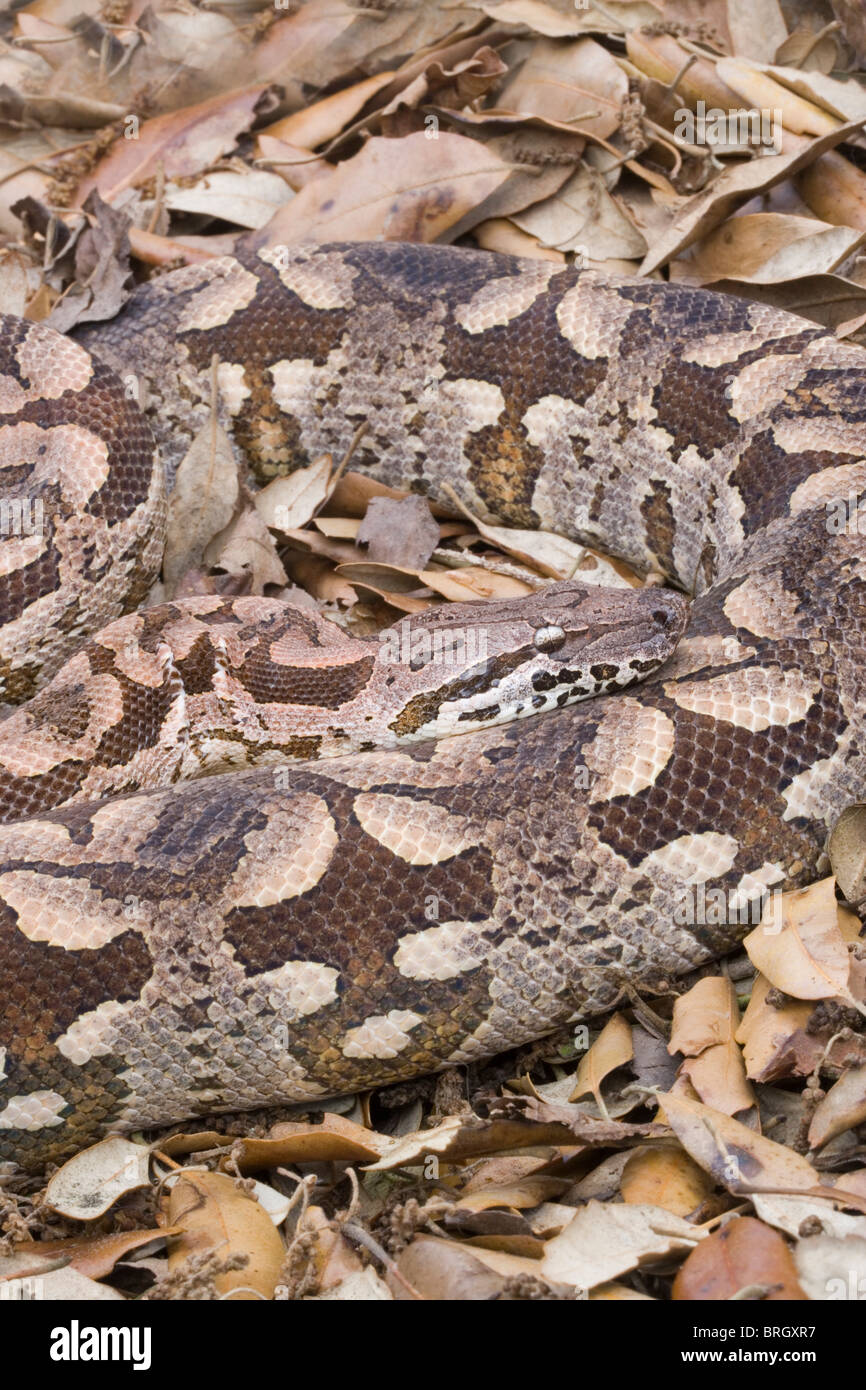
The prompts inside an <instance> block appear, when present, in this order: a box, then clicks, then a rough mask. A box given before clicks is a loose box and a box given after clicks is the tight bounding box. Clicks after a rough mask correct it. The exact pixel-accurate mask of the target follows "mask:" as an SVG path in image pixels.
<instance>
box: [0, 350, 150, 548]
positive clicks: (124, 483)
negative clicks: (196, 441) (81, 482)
mask: <svg viewBox="0 0 866 1390" xmlns="http://www.w3.org/2000/svg"><path fill="white" fill-rule="evenodd" d="M93 367H94V371H93V376H92V377H91V379H90V381H89V382H88V383H87V385H86V386H85V387H84V389H83V390H81V391H66V392H64V394H63V395H62V396H58V397H56V398H54V399H52V400H40V401H28V403H27V404H26V405H25V406H24V407H23V408H22V409H21V410H20V411H18V412H17V414H14V415H11V414H10V415H5V416H3V423H4V425H14V424H15V423H17V422H18V421H22V422H32V423H34V424H37V425H38V426H39V427H40V428H41V429H44V430H48V429H51V428H52V426H55V425H76V426H78V427H79V428H80V429H83V430H88V431H89V432H90V433H91V434H94V435H97V436H98V437H99V438H100V439H102V440H104V441H105V443H106V445H107V448H108V461H109V464H110V467H109V472H108V477H107V478H106V480H105V482H104V483H103V485H102V487H100V488H99V489H98V491H97V492H95V493H94V494H93V496H92V497H91V498H90V499H89V500H88V503H87V506H86V507H85V508H84V512H85V514H86V515H89V516H97V517H101V518H102V519H103V520H104V521H105V522H106V524H107V525H109V526H114V525H116V524H117V522H119V521H125V520H126V519H127V517H129V516H131V515H132V513H133V512H134V511H135V509H136V507H139V506H141V504H142V503H143V502H144V501H145V500H146V498H147V496H148V494H149V491H150V487H151V481H152V478H153V470H154V450H155V447H156V446H155V443H154V438H153V433H152V431H151V428H150V425H149V424H148V422H147V420H146V418H145V417H144V415H143V414H142V413H141V411H140V410H139V408H138V406H137V405H136V404H135V402H134V401H131V400H128V399H127V397H126V395H125V394H124V390H123V386H122V385H121V383H120V381H119V379H118V378H117V377H116V376H115V374H114V372H112V371H111V370H110V369H109V368H108V367H106V366H105V365H104V364H103V363H101V362H99V361H97V359H96V358H94V359H93ZM43 496H44V494H43Z"/></svg>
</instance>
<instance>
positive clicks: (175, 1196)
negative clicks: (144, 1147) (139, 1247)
mask: <svg viewBox="0 0 866 1390" xmlns="http://www.w3.org/2000/svg"><path fill="white" fill-rule="evenodd" d="M169 1221H170V1223H171V1225H172V1226H175V1227H178V1228H179V1229H180V1232H181V1234H180V1235H177V1236H173V1237H172V1238H171V1239H170V1241H169V1253H168V1264H169V1269H170V1270H172V1271H179V1270H181V1269H182V1268H183V1266H184V1265H185V1263H186V1261H187V1260H188V1259H189V1258H190V1256H192V1255H204V1254H211V1253H213V1254H215V1255H218V1256H219V1258H220V1259H221V1260H226V1259H228V1258H229V1257H230V1256H232V1255H246V1256H247V1263H246V1264H245V1265H244V1267H243V1268H242V1269H235V1270H228V1271H226V1272H225V1273H223V1274H218V1275H217V1276H216V1278H215V1280H214V1283H215V1286H216V1290H217V1293H218V1294H219V1295H220V1296H221V1297H231V1296H232V1291H233V1290H237V1294H236V1298H237V1299H238V1300H249V1299H254V1298H256V1296H257V1295H258V1296H259V1297H262V1298H272V1297H273V1294H274V1289H275V1288H276V1285H277V1279H278V1277H279V1273H280V1267H281V1265H282V1262H283V1254H284V1249H283V1242H282V1240H281V1239H280V1236H279V1233H278V1232H277V1230H276V1228H275V1226H274V1224H273V1222H272V1220H271V1218H270V1216H269V1215H268V1213H267V1212H266V1211H265V1209H264V1208H263V1207H262V1206H261V1205H260V1204H259V1202H257V1201H255V1200H254V1199H253V1198H252V1197H249V1196H248V1195H247V1194H246V1192H244V1191H243V1189H242V1188H240V1187H239V1186H238V1184H237V1182H235V1181H234V1179H232V1178H229V1177H226V1175H225V1174H224V1173H199V1172H188V1173H186V1172H181V1173H180V1174H179V1175H178V1177H177V1180H176V1181H175V1182H173V1183H172V1185H171V1195H170V1198H169ZM253 1291H254V1292H253Z"/></svg>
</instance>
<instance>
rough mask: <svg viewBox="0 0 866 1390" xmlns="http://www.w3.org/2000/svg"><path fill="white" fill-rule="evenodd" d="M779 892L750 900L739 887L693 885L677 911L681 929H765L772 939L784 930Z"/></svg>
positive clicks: (768, 893) (677, 922)
mask: <svg viewBox="0 0 866 1390" xmlns="http://www.w3.org/2000/svg"><path fill="white" fill-rule="evenodd" d="M782 897H783V895H782V893H781V892H780V891H779V890H778V889H772V890H766V891H764V892H762V893H757V894H756V895H755V896H754V897H746V896H745V894H744V893H743V891H742V889H739V888H729V889H725V888H708V887H707V886H706V884H705V883H696V884H693V885H692V887H691V888H689V889H688V891H687V892H685V893H683V895H682V897H681V898H680V900H679V902H678V903H677V905H676V907H675V908H674V911H673V919H674V921H675V922H676V924H677V926H678V927H694V926H702V927H724V926H753V927H758V926H763V928H764V931H765V932H767V933H768V934H769V935H770V936H778V934H779V932H780V931H781V930H782V926H783V917H784V907H783V903H782Z"/></svg>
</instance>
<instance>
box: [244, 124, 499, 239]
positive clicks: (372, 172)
mask: <svg viewBox="0 0 866 1390" xmlns="http://www.w3.org/2000/svg"><path fill="white" fill-rule="evenodd" d="M510 172H511V171H510V169H509V166H508V165H507V164H506V163H505V162H504V161H503V160H501V159H499V158H498V157H497V156H496V155H495V154H494V153H493V152H492V151H491V150H489V149H485V147H484V146H483V145H481V144H479V142H478V141H477V140H467V139H466V138H465V137H464V136H462V135H451V134H447V133H445V132H441V131H440V132H439V133H438V137H437V139H435V140H428V139H426V132H424V131H418V132H416V133H415V134H414V135H407V136H405V137H404V138H403V139H402V140H385V139H381V138H377V137H374V138H373V139H371V140H368V141H367V143H366V144H365V145H364V146H363V148H362V149H361V150H360V151H359V153H358V154H356V155H354V156H353V157H352V158H351V159H346V160H344V161H343V162H342V164H338V165H337V166H336V168H335V169H334V170H333V172H332V173H330V174H327V175H325V176H323V177H322V178H318V179H315V180H314V181H313V182H312V183H309V184H307V186H306V187H305V188H303V189H301V191H300V193H298V194H297V196H296V197H295V198H294V199H293V200H292V202H291V203H288V204H287V205H286V207H284V208H282V209H281V210H280V211H279V212H278V213H277V214H276V215H275V216H274V217H273V218H272V220H271V222H270V224H269V227H268V236H267V243H266V244H267V245H268V246H276V245H279V244H280V243H282V242H286V243H289V244H291V243H292V242H297V241H322V242H324V241H371V240H376V239H377V238H383V239H384V240H386V241H437V240H443V239H445V238H446V234H447V232H448V231H449V229H450V228H452V227H454V225H455V223H457V222H458V221H460V220H461V219H462V218H464V216H466V215H474V214H475V212H476V210H477V209H478V207H479V205H480V204H481V203H482V202H483V200H484V199H485V198H486V197H487V196H488V194H490V193H492V192H493V190H494V189H496V188H499V186H500V185H501V184H503V183H504V182H505V181H506V180H507V179H508V178H509V177H510ZM475 220H477V221H480V220H481V215H479V216H478V217H476V219H475Z"/></svg>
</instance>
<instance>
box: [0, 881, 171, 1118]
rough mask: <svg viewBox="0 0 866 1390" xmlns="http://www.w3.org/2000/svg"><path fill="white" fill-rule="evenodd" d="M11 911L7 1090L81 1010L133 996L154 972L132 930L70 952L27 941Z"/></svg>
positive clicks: (4, 979) (0, 914)
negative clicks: (19, 1072)
mask: <svg viewBox="0 0 866 1390" xmlns="http://www.w3.org/2000/svg"><path fill="white" fill-rule="evenodd" d="M126 867H127V870H128V868H129V866H128V865H127V866H126ZM16 916H17V914H16V913H15V912H14V911H13V910H12V909H11V908H9V907H8V906H7V905H6V904H5V903H4V904H3V905H2V909H0V998H2V999H3V1010H2V1013H0V1044H2V1045H3V1046H5V1047H6V1048H7V1066H6V1070H7V1071H8V1072H9V1074H10V1077H9V1080H8V1081H7V1082H6V1083H5V1084H6V1086H7V1088H8V1094H10V1095H14V1094H15V1093H16V1089H17V1088H16V1074H17V1069H18V1068H27V1067H29V1066H31V1065H32V1064H33V1063H35V1062H37V1061H38V1060H39V1058H40V1057H44V1056H45V1055H46V1053H47V1052H48V1051H49V1049H50V1048H51V1045H52V1043H53V1042H54V1041H55V1040H56V1039H57V1038H59V1037H60V1036H61V1034H63V1033H65V1032H66V1030H67V1029H68V1028H69V1027H70V1025H71V1024H73V1023H74V1022H75V1020H76V1019H77V1018H80V1017H81V1015H82V1014H85V1013H89V1012H90V1011H91V1010H93V1009H96V1008H97V1007H98V1006H99V1005H100V1004H103V1003H106V1002H107V1001H108V1000H110V999H111V1000H115V999H116V1000H118V1001H119V1002H121V1003H125V1002H128V1001H129V1000H132V999H137V998H138V997H139V996H140V994H141V991H142V989H143V988H144V986H145V984H146V983H147V981H148V980H149V979H150V977H151V974H152V971H153V961H152V959H151V956H150V952H149V951H148V949H147V946H146V944H145V942H144V939H143V938H142V936H141V935H140V933H138V932H136V931H132V930H130V931H125V932H123V933H122V934H121V935H120V936H117V937H115V938H114V940H113V941H110V942H108V943H107V944H106V945H105V946H101V947H99V948H98V949H96V950H90V951H88V950H82V951H69V950H65V949H64V948H63V947H61V946H50V945H48V944H46V943H45V942H34V941H29V940H28V939H27V937H25V936H24V935H23V934H22V932H20V931H19V930H18V927H17V926H16V925H15V923H16ZM21 1089H25V1088H24V1087H22V1088H21Z"/></svg>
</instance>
